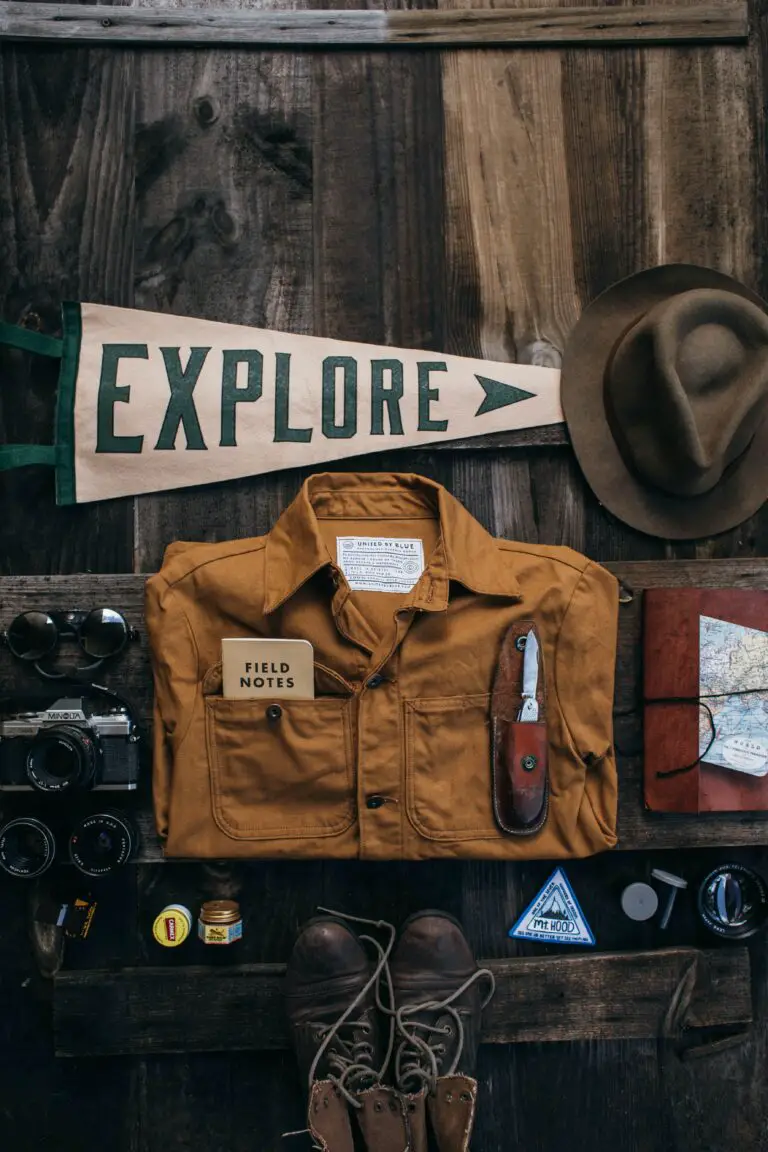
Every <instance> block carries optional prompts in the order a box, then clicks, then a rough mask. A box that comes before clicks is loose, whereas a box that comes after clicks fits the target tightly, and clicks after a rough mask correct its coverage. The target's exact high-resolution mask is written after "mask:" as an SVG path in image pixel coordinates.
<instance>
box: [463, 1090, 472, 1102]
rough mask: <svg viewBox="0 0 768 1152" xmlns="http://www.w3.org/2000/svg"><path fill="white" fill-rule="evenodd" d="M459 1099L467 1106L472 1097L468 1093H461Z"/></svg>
mask: <svg viewBox="0 0 768 1152" xmlns="http://www.w3.org/2000/svg"><path fill="white" fill-rule="evenodd" d="M461 1099H462V1100H463V1101H464V1103H465V1104H469V1103H471V1100H472V1096H471V1094H470V1093H469V1092H462V1094H461Z"/></svg>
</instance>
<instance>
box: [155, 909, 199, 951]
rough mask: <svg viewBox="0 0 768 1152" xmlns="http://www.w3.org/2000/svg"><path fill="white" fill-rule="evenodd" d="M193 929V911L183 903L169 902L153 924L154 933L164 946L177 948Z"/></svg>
mask: <svg viewBox="0 0 768 1152" xmlns="http://www.w3.org/2000/svg"><path fill="white" fill-rule="evenodd" d="M191 931H192V913H191V912H190V910H189V908H185V907H184V905H183V904H168V905H167V906H166V907H165V908H163V910H162V912H161V913H160V914H159V915H158V916H156V917H155V922H154V924H153V925H152V935H153V936H154V938H155V940H157V942H158V944H162V946H163V947H164V948H177V947H178V946H179V944H183V943H184V941H185V940H186V938H187V936H189V933H190V932H191Z"/></svg>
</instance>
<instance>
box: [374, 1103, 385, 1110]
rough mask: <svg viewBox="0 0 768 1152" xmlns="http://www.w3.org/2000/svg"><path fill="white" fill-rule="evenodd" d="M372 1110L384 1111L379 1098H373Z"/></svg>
mask: <svg viewBox="0 0 768 1152" xmlns="http://www.w3.org/2000/svg"><path fill="white" fill-rule="evenodd" d="M373 1110H374V1112H383V1111H384V1105H383V1104H382V1102H381V1100H374V1102H373Z"/></svg>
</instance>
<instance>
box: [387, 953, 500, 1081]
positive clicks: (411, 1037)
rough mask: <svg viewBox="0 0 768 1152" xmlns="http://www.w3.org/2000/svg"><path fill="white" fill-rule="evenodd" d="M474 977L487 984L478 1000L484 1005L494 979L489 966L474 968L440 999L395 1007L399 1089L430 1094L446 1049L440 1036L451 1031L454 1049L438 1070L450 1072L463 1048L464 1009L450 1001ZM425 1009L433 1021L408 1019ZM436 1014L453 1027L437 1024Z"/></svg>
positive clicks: (461, 992)
mask: <svg viewBox="0 0 768 1152" xmlns="http://www.w3.org/2000/svg"><path fill="white" fill-rule="evenodd" d="M478 980H486V981H487V983H488V986H489V987H488V992H487V994H486V996H485V998H484V1000H483V1002H482V1007H483V1008H485V1007H486V1005H487V1004H489V1003H490V1001H491V999H492V997H493V994H494V992H495V991H496V981H495V979H494V975H493V972H491V970H490V969H489V968H478V969H477V971H476V972H473V973H472V975H471V976H469V977H468V978H467V979H466V980H465V981H464V983H463V984H462V985H461V987H459V988H457V989H456V991H455V992H452V993H451V995H450V996H447V997H446V998H445V999H444V1000H425V1001H424V1002H423V1003H421V1004H403V1005H402V1006H401V1007H400V1008H398V1009H397V1010H396V1012H395V1014H394V1015H395V1027H396V1029H397V1032H398V1034H399V1035H400V1036H401V1037H402V1040H401V1042H400V1044H399V1045H398V1048H397V1051H396V1053H395V1083H396V1084H397V1085H398V1087H399V1088H401V1090H404V1091H405V1090H407V1089H408V1087H409V1086H411V1085H412V1086H414V1087H415V1090H416V1091H419V1090H420V1089H421V1088H423V1087H424V1088H426V1089H427V1091H428V1092H430V1093H432V1092H434V1091H435V1087H436V1084H437V1078H438V1075H439V1074H440V1067H439V1065H440V1059H441V1057H442V1056H444V1055H445V1053H446V1051H447V1045H446V1041H445V1039H444V1038H447V1037H448V1036H451V1035H452V1034H454V1032H455V1035H456V1041H457V1042H456V1050H455V1053H454V1056H453V1059H452V1060H451V1063H450V1066H449V1067H448V1068H447V1069H444V1070H443V1071H442V1075H443V1076H452V1075H453V1074H454V1072H455V1071H456V1069H457V1068H458V1066H459V1061H460V1059H461V1054H462V1051H463V1049H464V1021H463V1020H462V1016H463V1015H464V1016H466V1015H467V1012H468V1009H466V1008H461V1007H459V1008H456V1007H454V1001H456V1000H458V999H459V997H460V996H462V995H463V994H464V993H465V992H466V991H467V989H468V988H471V987H472V985H473V984H475V983H476V982H477V981H478ZM426 1012H428V1013H430V1014H433V1018H434V1020H435V1021H436V1022H435V1023H434V1024H428V1023H427V1022H426V1021H423V1020H412V1019H410V1017H412V1016H417V1015H420V1014H422V1013H426ZM440 1015H444V1016H447V1017H448V1018H449V1019H450V1020H451V1021H452V1024H453V1027H451V1024H450V1023H445V1024H439V1023H437V1021H438V1019H439V1016H440ZM441 1037H442V1038H443V1039H441Z"/></svg>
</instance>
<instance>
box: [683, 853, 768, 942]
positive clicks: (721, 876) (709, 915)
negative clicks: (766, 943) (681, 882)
mask: <svg viewBox="0 0 768 1152" xmlns="http://www.w3.org/2000/svg"><path fill="white" fill-rule="evenodd" d="M698 910H699V916H700V917H701V919H702V922H703V923H704V925H705V926H706V927H707V928H708V929H709V931H710V932H714V933H715V935H716V936H721V937H722V938H723V939H725V940H746V939H747V938H748V937H749V936H754V934H755V933H756V932H759V931H760V929H761V928H763V927H764V926H765V924H766V921H768V886H766V883H765V880H764V879H763V877H762V876H761V875H760V874H759V873H758V872H755V871H754V870H753V869H752V868H747V867H745V865H743V864H721V865H720V867H719V868H714V869H713V870H712V871H711V872H710V873H709V875H708V876H705V877H704V879H703V880H702V882H701V884H700V886H699V896H698Z"/></svg>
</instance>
